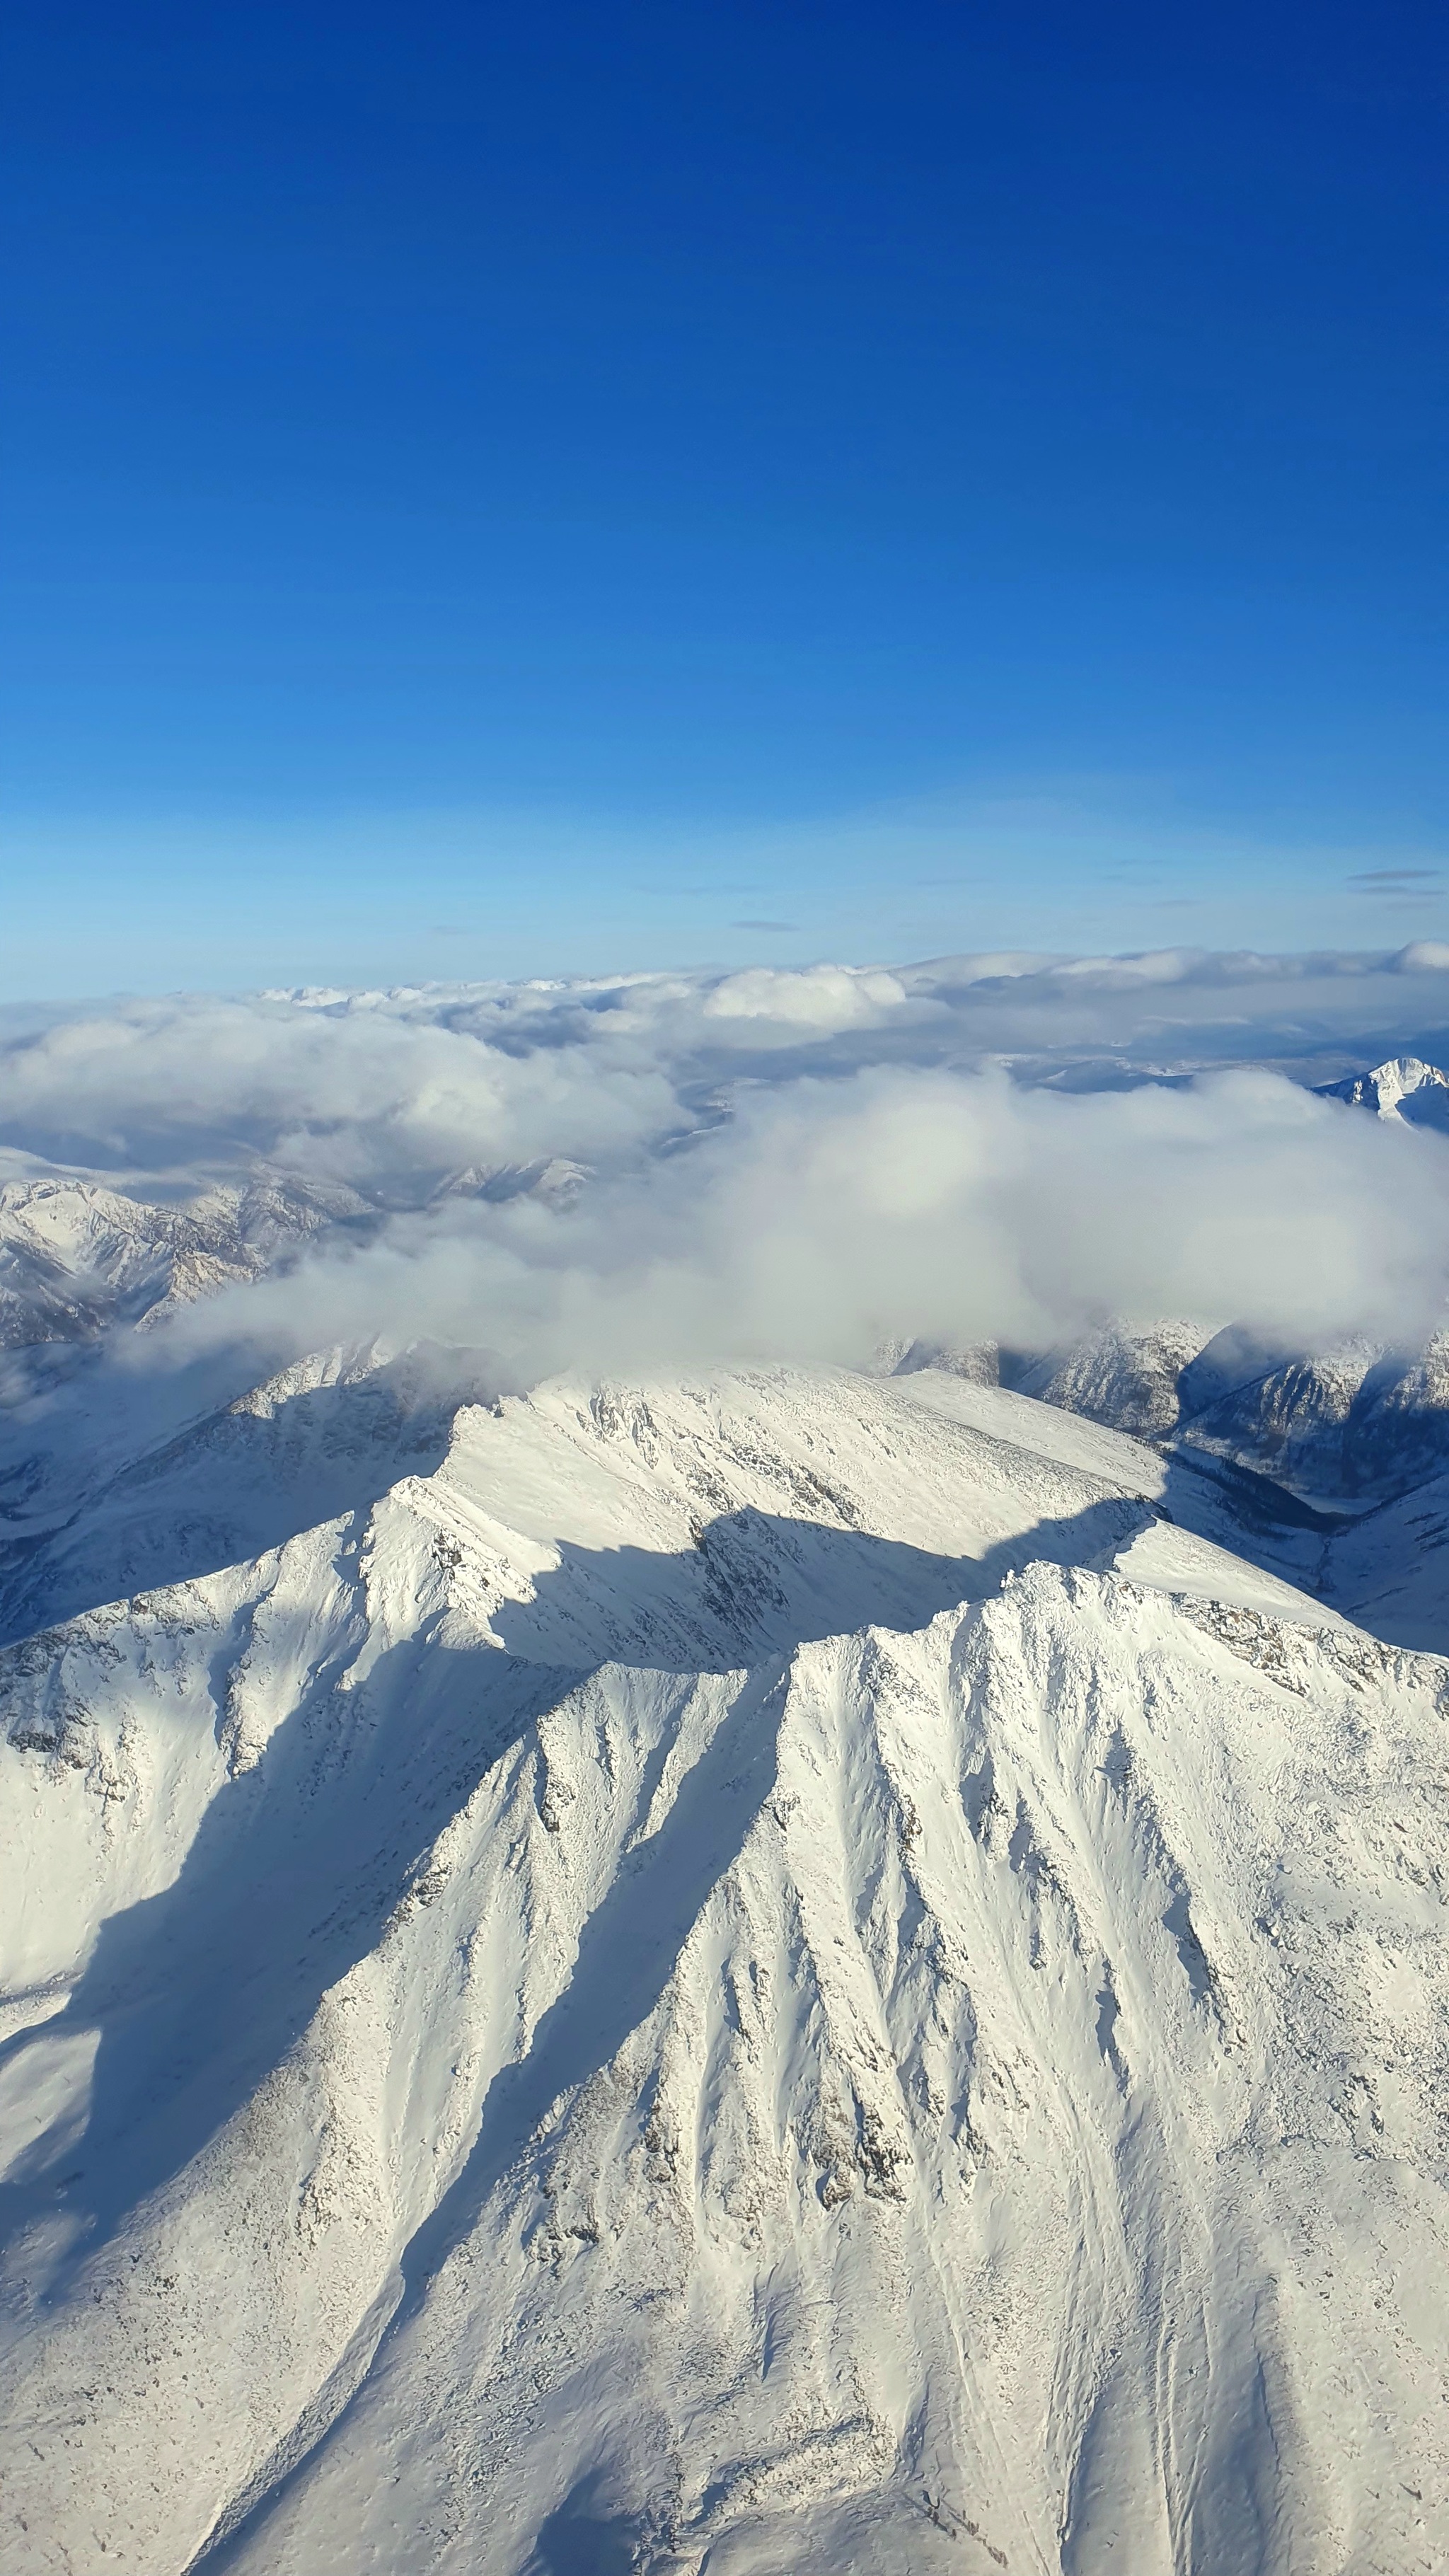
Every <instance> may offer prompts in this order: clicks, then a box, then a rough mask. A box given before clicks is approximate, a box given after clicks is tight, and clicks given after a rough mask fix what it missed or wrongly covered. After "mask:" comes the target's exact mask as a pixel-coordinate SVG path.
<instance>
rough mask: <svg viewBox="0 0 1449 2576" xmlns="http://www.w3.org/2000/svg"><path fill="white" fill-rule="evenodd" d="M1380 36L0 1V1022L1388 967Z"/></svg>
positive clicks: (1423, 771) (1316, 14)
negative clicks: (1294, 949) (263, 993)
mask: <svg viewBox="0 0 1449 2576" xmlns="http://www.w3.org/2000/svg"><path fill="white" fill-rule="evenodd" d="M1436 25H1438V26H1439V27H1440V28H1441V29H1442V20H1441V19H1440V16H1439V12H1438V11H1437V10H1435V9H1433V8H1431V7H1430V6H1429V5H1427V0H1425V5H1422V6H1413V5H1404V0H1376V5H1374V6H1373V7H1369V6H1367V5H1365V6H1360V7H1354V8H1343V7H1336V6H1334V5H1332V0H1316V5H1314V6H1312V7H1310V6H1307V5H1303V6H1298V7H1292V8H1288V7H1283V6H1277V5H1274V0H1260V4H1259V5H1256V6H1254V7H1252V8H1248V7H1246V6H1242V5H1239V0H1225V5H1221V6H1218V7H1216V8H1213V9H1211V10H1194V11H1187V10H1181V9H1173V8H1170V7H1165V6H1163V5H1162V0H1154V5H1153V6H1151V7H1150V8H1149V7H1145V6H1126V7H1123V6H1113V5H1111V0H1107V5H1105V6H1103V7H1102V8H1099V9H1088V8H1084V7H1082V6H1081V5H1080V0H1072V5H1060V6H1052V7H1034V6H1031V5H1027V4H1026V0H1016V5H1004V0H1003V5H986V6H975V7H973V6H970V5H957V6H928V5H920V0H898V5H895V6H891V7H887V6H885V5H879V6H871V7H862V6H858V5H850V0H832V5H830V6H799V5H794V0H768V5H765V0H761V5H753V0H750V5H740V0H711V5H708V6H700V5H694V0H669V4H668V5H659V6H655V5H638V0H612V5H609V6H604V5H597V6H587V7H565V6H559V5H555V0H529V5H527V6H522V5H515V6H513V7H510V8H507V9H504V8H500V7H494V6H490V5H486V0H481V5H480V0H474V5H471V6H441V5H437V0H415V4H414V5H411V6H408V7H403V6H401V5H398V0H394V4H393V5H390V6H388V7H379V6H377V5H374V0H347V5H345V6H343V5H337V6H332V5H319V0H287V5H285V6H274V5H271V0H248V5H245V6H243V5H240V0H234V5H224V4H223V5H214V6H198V5H197V0H186V5H184V6H183V5H175V6H170V5H168V6H163V7H157V6H154V5H150V0H135V5H133V6H129V7H126V8H119V7H117V6H115V5H114V0H109V5H106V6H101V5H99V4H98V0H73V5H69V6H63V7H58V6H56V5H55V0H10V8H9V11H8V13H7V22H6V33H5V35H4V39H3V49H4V50H3V65H0V72H3V89H4V96H5V107H4V115H5V118H6V120H7V122H8V126H9V132H8V134H7V135H6V138H5V151H6V156H7V163H8V168H9V173H10V193H11V198H12V204H13V206H14V208H15V209H16V212H15V214H14V215H13V217H12V224H11V230H10V242H9V251H8V267H9V307H10V310H9V320H8V324H7V330H6V343H7V356H6V370H5V372H6V376H7V379H8V390H7V392H6V395H5V413H4V441H5V464H4V509H5V516H6V520H7V523H8V524H7V527H6V532H5V554H6V560H7V564H8V575H7V583H6V604H5V611H4V614H5V629H6V632H5V648H6V666H7V667H6V680H5V696H6V715H5V725H4V750H3V766H4V787H5V797H6V804H7V808H8V822H7V827H6V844H7V850H8V857H7V859H6V861H5V880H6V894H5V904H6V910H7V911H8V913H9V915H10V924H9V929H10V936H9V940H8V943H7V945H8V948H9V963H8V965H7V966H6V967H5V968H4V969H3V974H4V979H5V980H4V987H3V988H4V989H5V990H6V991H9V992H12V993H13V992H25V991H43V992H52V991H53V992H63V991H66V990H75V989H97V988H99V987H102V986H110V985H116V984H134V985H140V986H145V985H155V984H158V983H160V984H166V983H175V982H181V981H197V982H206V983H213V984H226V983H246V982H254V981H258V980H277V981H291V980H294V979H301V978H309V979H328V978H333V977H335V978H339V979H346V978H353V977H357V976H365V977H378V976H384V977H387V978H388V979H393V978H400V977H411V976H418V975H446V974H454V973H456V974H487V973H491V972H515V971H524V972H546V971H549V970H550V969H551V968H555V967H559V968H573V967H588V966H590V965H594V964H596V965H598V966H599V967H600V968H613V967H616V966H620V965H627V964H629V963H639V964H654V963H661V962H664V960H665V959H667V958H675V959H679V960H681V961H683V960H696V959H702V958H707V957H720V958H738V957H741V956H744V955H755V954H766V955H770V956H772V957H773V956H783V955H786V954H790V955H796V954H801V955H803V954H821V953H831V952H836V953H842V954H846V955H854V956H865V955H897V956H899V955H906V954H910V953H920V952H921V951H922V950H925V949H932V948H937V949H938V948H942V947H957V946H979V945H991V944H997V943H999V942H1012V943H1018V942H1019V943H1023V944H1034V945H1041V946H1048V947H1056V946H1076V945H1079V944H1086V945H1097V944H1102V943H1104V942H1105V943H1108V944H1113V945H1120V944H1134V945H1145V944H1151V945H1155V944H1165V943H1166V942H1167V941H1168V940H1172V941H1176V940H1180V939H1189V938H1191V939H1194V940H1196V939H1199V938H1201V939H1212V940H1216V939H1223V938H1227V939H1232V938H1239V937H1240V938H1243V939H1245V940H1258V941H1260V942H1265V943H1269V944H1317V943H1319V942H1323V941H1328V940H1330V939H1333V940H1339V941H1350V940H1352V941H1354V942H1366V943H1372V942H1375V941H1379V940H1391V939H1392V940H1397V939H1399V938H1408V937H1411V936H1418V935H1440V936H1442V935H1444V933H1445V931H1446V929H1449V896H1446V895H1445V894H1444V893H1442V892H1441V890H1440V881H1439V879H1438V877H1437V875H1436V873H1435V871H1436V870H1437V867H1438V864H1439V858H1440V855H1441V854H1442V847H1443V799H1442V788H1443V723H1444V704H1443V693H1442V661H1441V658H1440V654H1439V650H1438V646H1437V644H1436V640H1435V639H1436V631H1437V630H1438V629H1441V628H1442V620H1443V606H1444V555H1443V538H1444V533H1445V526H1444V495H1443V451H1444V431H1445V402H1444V395H1445V387H1444V382H1443V370H1442V364H1431V354H1432V353H1433V352H1434V351H1435V350H1436V348H1438V349H1442V330H1443V319H1442V314H1443V290H1444V285H1445V269H1446V260H1445V230H1444V212H1445V209H1444V186H1443V172H1444V168H1445V140H1446V138H1445V131H1444V116H1443V101H1444V60H1443V40H1442V33H1441V35H1440V36H1439V37H1438V38H1437V39H1436V35H1435V29H1436ZM1420 871H1422V872H1423V873H1420ZM1355 880H1363V882H1355ZM767 922H768V923H779V924H781V925H782V927H780V928H778V929H775V928H769V929H767V928H760V927H754V926H746V927H740V926H739V925H740V924H742V923H743V924H745V925H756V924H760V923H767Z"/></svg>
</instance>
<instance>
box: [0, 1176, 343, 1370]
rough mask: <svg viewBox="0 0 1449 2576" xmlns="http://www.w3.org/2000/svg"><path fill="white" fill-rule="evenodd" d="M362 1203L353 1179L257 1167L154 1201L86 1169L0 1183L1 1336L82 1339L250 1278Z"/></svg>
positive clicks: (154, 1319) (8, 1344)
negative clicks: (287, 1174)
mask: <svg viewBox="0 0 1449 2576" xmlns="http://www.w3.org/2000/svg"><path fill="white" fill-rule="evenodd" d="M362 1213H365V1209H364V1202H363V1201H362V1200H361V1199H360V1198H359V1197H358V1196H357V1193H356V1192H355V1191H353V1190H349V1189H344V1188H340V1187H338V1186H336V1185H335V1184H334V1185H331V1186H321V1185H318V1184H317V1183H315V1182H308V1183H302V1182H298V1181H295V1180H292V1181H281V1180H275V1179H271V1178H268V1179H265V1180H261V1181H254V1182H251V1183H249V1184H248V1185H247V1186H245V1187H242V1188H227V1187H218V1188H215V1189H211V1190H207V1191H204V1192H201V1193H199V1194H197V1195H194V1196H192V1197H190V1198H189V1199H188V1200H187V1201H186V1203H185V1204H184V1205H182V1206H179V1207H165V1206H157V1205H155V1204H153V1203H152V1202H151V1201H149V1200H147V1199H144V1198H139V1197H135V1196H132V1195H130V1194H129V1193H127V1192H124V1191H121V1190H113V1189H107V1188H105V1187H103V1186H102V1185H100V1184H99V1183H96V1182H94V1181H84V1180H72V1179H66V1178H61V1177H56V1176H51V1175H46V1176H44V1177H41V1178H39V1179H33V1180H32V1179H25V1180H15V1181H7V1182H5V1183H3V1184H0V1348H11V1349H15V1348H21V1347H25V1346H28V1345H32V1344H36V1343H47V1342H81V1341H86V1340H89V1339H91V1338H92V1337H94V1336H95V1335H97V1334H99V1333H101V1332H104V1331H105V1330H106V1329H107V1328H108V1327H109V1326H112V1325H115V1324H118V1323H119V1324H140V1325H147V1324H149V1325H155V1324H158V1323H160V1322H161V1320H162V1319H163V1318H164V1317H165V1316H166V1315H168V1314H170V1313H172V1312H173V1311H174V1310H175V1308H176V1307H178V1306H181V1305H186V1304H189V1303H190V1302H191V1301H192V1300H193V1299H194V1298H197V1297H206V1296H210V1295H213V1294H214V1293H215V1291H216V1290H217V1289H218V1288H224V1287H226V1286H228V1285H229V1284H231V1283H233V1282H235V1281H237V1280H245V1279H255V1278H257V1277H258V1276H259V1275H260V1273H261V1272H262V1271H263V1270H264V1269H265V1268H266V1267H267V1266H268V1264H269V1263H270V1262H272V1261H274V1260H275V1259H276V1258H277V1256H278V1254H279V1253H281V1252H283V1251H285V1250H287V1249H289V1248H291V1247H293V1246H295V1245H296V1244H297V1243H298V1242H300V1241H304V1240H305V1239H306V1238H307V1237H308V1236H309V1235H313V1234H315V1233H317V1232H318V1231H319V1229H321V1228H322V1227H324V1226H327V1225H332V1224H336V1223H338V1222H341V1221H345V1220H347V1219H348V1218H352V1217H355V1216H357V1215H359V1214H362Z"/></svg>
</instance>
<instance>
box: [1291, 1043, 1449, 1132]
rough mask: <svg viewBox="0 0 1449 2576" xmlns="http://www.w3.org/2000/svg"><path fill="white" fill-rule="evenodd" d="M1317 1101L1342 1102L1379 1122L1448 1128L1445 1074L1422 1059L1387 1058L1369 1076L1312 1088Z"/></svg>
mask: <svg viewBox="0 0 1449 2576" xmlns="http://www.w3.org/2000/svg"><path fill="white" fill-rule="evenodd" d="M1315 1097H1316V1098H1317V1099H1319V1100H1346V1101H1347V1102H1348V1103H1349V1106H1350V1107H1351V1108H1353V1109H1372V1110H1373V1111H1375V1113H1376V1114H1377V1116H1378V1117H1380V1118H1399V1119H1403V1120H1406V1121H1407V1122H1408V1123H1409V1125H1411V1126H1420V1127H1449V1073H1444V1072H1442V1071H1441V1070H1440V1068H1439V1066H1438V1065H1437V1064H1426V1063H1425V1062H1424V1059H1423V1057H1422V1056H1417V1055H1396V1056H1391V1057H1390V1058H1389V1059H1388V1061H1387V1062H1386V1063H1384V1064H1376V1065H1375V1066H1374V1069H1373V1071H1372V1073H1350V1074H1346V1075H1345V1076H1344V1079H1343V1080H1342V1082H1320V1083H1318V1084H1316V1085H1315Z"/></svg>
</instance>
